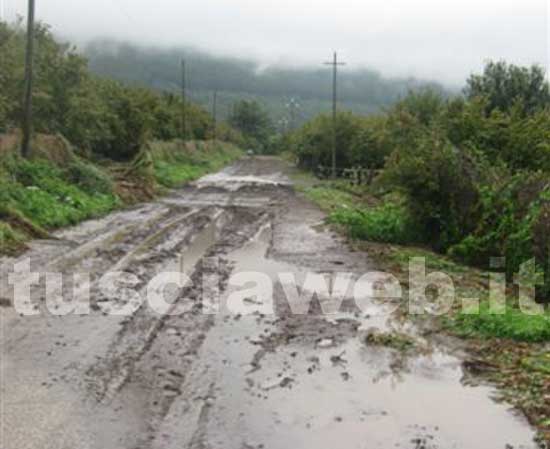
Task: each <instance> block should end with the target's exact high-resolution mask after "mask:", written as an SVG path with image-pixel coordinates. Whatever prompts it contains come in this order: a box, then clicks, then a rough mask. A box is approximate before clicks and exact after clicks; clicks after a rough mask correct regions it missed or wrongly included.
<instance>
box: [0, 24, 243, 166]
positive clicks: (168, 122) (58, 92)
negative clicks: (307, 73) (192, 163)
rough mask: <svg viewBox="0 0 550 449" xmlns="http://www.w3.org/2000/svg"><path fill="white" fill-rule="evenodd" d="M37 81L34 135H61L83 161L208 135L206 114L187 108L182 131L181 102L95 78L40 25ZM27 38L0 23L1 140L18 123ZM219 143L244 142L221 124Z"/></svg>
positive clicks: (209, 125)
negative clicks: (83, 156) (152, 143)
mask: <svg viewBox="0 0 550 449" xmlns="http://www.w3.org/2000/svg"><path fill="white" fill-rule="evenodd" d="M36 41H37V47H38V48H39V51H37V54H36V66H37V68H36V74H37V75H36V80H35V88H34V94H33V103H34V127H35V131H36V132H38V133H43V134H50V135H51V134H58V133H59V134H61V135H63V136H64V137H65V138H66V139H68V140H69V141H70V142H72V143H73V144H76V145H78V149H79V151H80V152H82V154H86V155H88V156H92V157H106V158H109V159H113V160H130V159H132V158H133V157H135V156H136V155H137V154H138V153H139V151H140V149H141V148H142V147H143V145H144V144H145V143H146V142H147V141H149V140H164V141H167V140H173V139H176V138H179V137H182V136H185V138H186V139H188V140H193V139H198V140H204V139H208V138H210V137H211V136H212V132H213V120H212V117H211V116H210V114H209V113H207V112H206V110H204V109H203V108H201V107H200V106H197V105H196V104H194V103H191V102H187V129H186V130H183V129H182V113H183V102H182V100H181V98H180V96H179V95H174V94H173V93H162V92H158V91H153V90H151V89H147V88H143V87H135V86H128V85H125V84H122V83H120V82H117V81H113V80H111V79H104V78H100V77H98V76H96V75H93V74H92V73H91V72H90V71H89V70H88V62H87V60H86V59H85V58H83V57H82V56H80V55H79V54H78V53H77V52H76V49H75V48H73V47H71V46H70V45H68V44H62V43H59V42H58V41H56V40H55V39H54V36H53V35H52V33H51V32H50V31H49V29H48V27H47V26H46V25H43V24H38V25H37V27H36ZM24 51H25V33H24V30H23V27H22V26H21V24H20V23H16V24H15V25H7V24H6V23H1V22H0V82H1V84H2V92H1V93H0V133H2V132H4V133H9V132H10V131H12V130H13V129H14V128H15V127H16V126H17V124H18V122H19V119H20V114H21V111H20V103H21V101H20V99H21V98H22V97H23V90H22V89H23V83H22V82H21V80H22V73H23V70H24ZM217 136H218V138H219V139H220V140H225V141H234V142H237V143H238V142H241V141H242V137H241V136H240V134H239V133H238V132H236V131H234V130H232V129H231V128H230V127H229V126H227V125H226V124H223V123H222V124H220V125H219V127H218V129H217Z"/></svg>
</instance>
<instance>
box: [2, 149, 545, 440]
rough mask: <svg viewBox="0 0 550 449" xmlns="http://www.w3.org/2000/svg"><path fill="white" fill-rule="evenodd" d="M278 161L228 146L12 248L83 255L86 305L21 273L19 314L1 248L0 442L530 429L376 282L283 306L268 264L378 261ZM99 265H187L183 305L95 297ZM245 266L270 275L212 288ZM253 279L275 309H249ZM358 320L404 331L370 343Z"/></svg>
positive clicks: (59, 256) (45, 266) (457, 436)
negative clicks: (127, 305)
mask: <svg viewBox="0 0 550 449" xmlns="http://www.w3.org/2000/svg"><path fill="white" fill-rule="evenodd" d="M288 170H289V168H288V167H287V166H286V165H285V164H284V163H282V162H280V161H277V160H274V159H270V158H254V159H249V160H246V161H241V162H239V163H237V164H235V165H234V166H232V167H230V168H228V169H226V170H224V171H222V172H220V173H218V174H216V175H213V176H209V177H205V178H203V179H201V180H199V181H198V182H197V183H196V184H195V185H193V186H190V187H187V188H184V189H181V190H179V191H176V192H174V193H173V194H172V195H170V196H169V197H167V198H165V199H163V200H161V201H158V202H156V203H151V204H145V205H142V206H140V207H137V208H134V209H132V210H127V211H123V212H119V213H116V214H112V215H110V216H109V217H106V218H104V219H102V220H96V221H90V222H87V223H83V224H81V225H79V226H77V227H75V228H72V229H68V230H65V231H61V232H59V233H57V234H56V235H55V237H56V240H51V241H36V242H34V243H33V244H32V247H31V249H30V250H29V251H28V252H27V253H26V254H25V255H23V256H21V257H20V258H19V259H17V260H23V258H25V257H30V258H31V260H32V261H33V266H34V267H36V268H37V269H38V271H40V272H47V271H61V272H62V273H64V274H66V275H69V274H71V273H78V272H84V271H85V272H88V273H90V278H91V281H92V286H91V292H92V293H91V294H92V313H91V315H87V316H63V317H61V316H53V315H52V314H50V313H47V311H46V310H45V307H44V298H43V294H42V293H41V291H42V289H40V288H35V289H34V290H33V294H34V295H33V297H32V303H33V306H34V307H35V308H36V309H37V310H39V311H42V312H43V313H42V314H41V315H38V316H33V317H22V316H18V315H17V314H16V313H15V311H14V310H13V307H11V301H12V298H11V296H10V295H11V294H12V293H11V292H10V290H9V288H7V285H6V282H5V280H6V276H7V273H8V271H9V269H10V266H11V265H13V263H14V262H16V261H17V260H15V259H8V258H5V259H3V260H1V262H0V274H1V276H2V285H1V287H2V289H1V291H0V297H1V298H2V307H0V318H1V320H2V321H1V330H2V334H1V342H2V353H1V357H2V359H1V372H0V374H1V401H2V404H1V405H2V419H1V425H2V427H1V431H2V433H1V439H0V442H1V443H2V444H1V447H2V448H6V449H12V448H13V449H24V448H41V449H42V448H56V449H64V448H67V449H69V448H70V449H88V448H89V449H157V448H158V449H160V448H163V449H165V448H180V449H181V448H193V449H194V448H224V449H231V448H235V449H242V448H266V449H267V448H275V449H277V448H289V447H294V448H313V447H315V448H318V449H324V448H327V449H328V448H336V447H346V448H369V449H372V448H393V447H399V448H411V449H420V448H426V449H427V448H441V449H443V448H458V449H486V448H502V449H504V448H534V447H536V446H535V444H534V443H533V437H534V430H533V429H532V428H530V427H529V426H528V424H527V423H526V421H525V419H523V418H522V417H521V416H518V415H517V414H516V413H514V412H512V411H511V410H510V407H509V406H508V405H507V404H504V403H497V402H495V401H494V400H493V399H492V396H493V394H494V391H493V390H492V389H491V388H490V387H489V386H483V385H478V386H475V387H474V386H470V385H471V383H470V382H467V380H468V376H467V375H466V373H464V372H463V371H462V358H461V354H460V352H459V351H458V350H453V348H452V347H449V346H445V345H443V344H442V343H435V342H433V341H428V340H425V339H423V338H422V337H420V334H419V333H418V332H416V331H415V328H414V326H412V325H411V324H403V323H401V322H399V321H397V320H393V319H392V318H391V317H388V316H385V314H382V313H380V312H382V311H383V310H384V308H383V306H382V305H381V304H380V303H379V301H376V300H375V299H374V298H373V299H372V301H370V302H369V303H368V304H367V305H368V307H367V311H368V313H367V312H365V309H363V312H361V311H359V310H358V309H357V308H354V307H353V306H352V305H351V303H350V302H348V301H347V300H346V301H344V303H343V305H342V308H341V310H338V311H336V312H337V313H333V314H331V315H324V314H322V313H321V310H322V308H323V304H322V303H316V302H314V303H313V305H312V306H311V307H310V308H309V309H308V310H306V311H305V313H303V314H301V315H295V314H292V313H291V311H290V308H289V305H288V303H287V302H286V296H285V289H284V285H282V284H281V282H280V281H279V278H278V274H279V273H280V272H289V273H293V274H294V275H295V276H296V278H297V279H298V280H300V279H303V276H304V275H305V273H306V272H309V271H312V272H316V273H323V274H326V275H327V276H329V275H330V274H332V273H335V272H349V273H351V275H352V276H354V277H359V276H361V275H362V274H364V273H365V272H367V271H370V270H374V269H375V268H376V267H374V266H372V264H371V262H370V261H369V257H368V254H364V253H361V252H354V251H351V250H350V249H349V248H348V247H347V246H346V244H345V243H344V242H343V241H342V240H341V239H340V238H339V237H338V236H337V235H334V234H333V233H331V232H330V231H329V230H326V229H325V228H324V227H323V226H319V224H320V223H322V221H323V218H324V217H323V214H322V213H321V212H320V211H319V210H318V209H317V208H315V207H314V206H313V205H311V204H309V203H308V202H307V201H306V200H304V199H303V198H301V197H300V196H298V195H296V194H295V193H294V192H293V190H292V188H291V185H290V181H289V179H288V178H287V177H286V176H285V173H287V172H288ZM113 270H121V271H127V272H129V273H132V274H133V275H135V276H136V277H137V279H138V288H139V289H142V290H143V289H144V288H145V285H146V284H147V282H148V281H149V280H150V279H151V278H153V277H154V276H155V274H157V273H159V272H162V271H183V272H185V273H186V274H187V275H189V276H190V277H191V279H192V280H193V281H195V282H192V283H191V284H190V285H189V286H186V287H184V288H183V289H180V290H175V291H174V292H172V293H173V298H172V300H173V306H174V307H177V306H178V305H182V304H185V305H186V306H187V307H186V311H185V313H183V314H180V315H178V316H171V315H159V314H157V313H155V312H153V311H152V310H150V309H149V308H147V307H144V306H142V307H139V308H138V309H137V310H136V312H135V313H134V314H133V315H132V316H130V317H122V316H120V317H118V316H111V315H106V314H105V313H104V309H103V308H102V307H101V306H102V305H103V302H104V301H105V298H104V297H102V294H101V293H100V292H99V291H98V290H97V286H96V283H97V280H98V279H99V277H100V276H101V275H102V274H103V273H105V272H106V271H113ZM246 271H258V272H262V273H265V274H266V275H268V276H269V277H270V278H271V279H272V280H274V288H273V291H272V292H271V291H269V289H266V290H261V291H259V292H258V294H257V296H255V297H251V298H245V300H244V301H242V302H240V303H237V304H233V303H230V302H227V301H229V298H230V295H231V293H232V292H234V291H235V290H236V289H238V287H237V286H235V285H232V284H231V282H230V276H231V275H232V274H234V273H239V272H246ZM214 275H215V276H214ZM210 276H212V277H210ZM216 276H217V280H216V282H214V281H212V282H209V281H207V282H204V279H205V278H206V279H207V280H208V279H216ZM199 280H200V281H199ZM71 287H72V286H71ZM217 289H219V290H220V291H221V292H222V298H224V301H222V304H221V307H220V312H219V313H217V314H205V313H203V312H204V310H203V305H202V303H201V301H200V298H202V297H204V296H205V295H206V296H214V295H215V293H216V290H217ZM59 293H61V292H59ZM271 293H272V295H271ZM269 297H272V298H273V300H274V311H275V313H274V314H266V313H264V312H263V310H264V309H263V306H265V305H266V303H267V302H268V299H269ZM77 300H78V298H77ZM226 300H227V301H226ZM122 303H124V300H123V298H121V305H123V304H122ZM115 306H116V304H115ZM250 312H251V313H250ZM373 332H379V333H392V332H399V333H400V334H403V335H407V336H408V337H409V338H410V339H411V340H412V341H414V344H412V345H411V347H409V346H407V347H406V348H399V347H398V345H397V347H386V346H384V345H378V344H369V340H370V341H372V338H370V339H369V338H368V336H369V335H372V333H373Z"/></svg>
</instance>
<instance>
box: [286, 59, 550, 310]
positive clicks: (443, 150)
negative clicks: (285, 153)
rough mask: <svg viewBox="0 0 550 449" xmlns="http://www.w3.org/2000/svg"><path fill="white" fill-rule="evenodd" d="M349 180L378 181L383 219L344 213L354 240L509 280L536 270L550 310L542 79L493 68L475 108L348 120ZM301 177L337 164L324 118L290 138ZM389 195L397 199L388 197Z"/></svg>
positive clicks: (440, 102)
mask: <svg viewBox="0 0 550 449" xmlns="http://www.w3.org/2000/svg"><path fill="white" fill-rule="evenodd" d="M337 135H338V148H337V154H338V157H337V165H338V168H339V170H340V171H341V170H342V169H346V168H352V167H355V166H361V167H363V168H367V169H372V170H377V171H378V173H379V175H378V176H377V178H376V180H375V185H374V186H372V187H370V188H369V189H368V190H369V191H368V192H367V191H366V190H365V195H372V192H374V193H375V195H377V196H378V197H379V198H378V199H379V202H381V203H382V204H381V205H380V204H378V205H377V206H376V207H368V208H365V207H363V206H361V205H359V206H351V207H341V208H340V209H339V210H336V211H333V212H332V214H331V218H330V219H331V221H333V222H336V223H341V224H344V225H346V227H347V228H348V230H349V232H350V234H351V235H352V237H354V238H360V239H369V240H375V241H379V242H390V243H401V244H403V243H427V244H429V245H430V246H431V247H432V248H433V249H434V250H435V251H437V252H439V253H442V254H447V255H449V256H451V257H453V258H455V259H456V260H459V261H462V262H465V263H468V264H473V265H476V266H479V267H482V268H489V265H490V258H491V257H499V256H501V257H502V256H503V257H506V272H507V274H508V276H509V279H510V280H511V279H512V276H513V274H514V273H516V272H518V270H519V268H520V266H521V265H522V264H523V263H525V262H527V261H529V260H532V259H535V260H536V262H537V264H538V268H539V270H540V271H544V270H546V271H547V276H546V282H545V285H544V286H540V287H539V288H538V289H537V294H538V297H539V298H540V299H548V300H550V274H549V273H550V93H549V86H548V84H547V82H546V81H545V78H544V71H543V70H542V69H541V68H539V67H536V66H535V67H531V68H529V69H527V68H520V67H515V66H510V65H507V64H506V63H503V62H499V63H490V64H488V65H487V67H486V69H485V72H484V73H483V74H482V75H473V76H472V77H471V78H470V79H469V80H468V87H467V88H466V90H465V96H464V97H456V98H445V97H443V96H441V95H440V94H439V93H437V92H434V91H432V90H426V91H423V92H411V93H410V94H409V95H408V96H407V97H405V98H403V99H402V100H401V101H399V102H398V103H397V104H395V105H394V106H393V107H392V108H390V109H388V110H387V111H386V112H385V113H384V114H380V115H378V116H372V117H360V116H356V115H354V114H352V113H349V112H341V113H339V115H338V117H337ZM287 143H288V145H289V147H290V148H292V149H293V152H294V154H295V157H296V159H297V160H298V163H299V165H300V166H302V167H304V168H306V169H310V170H314V171H315V170H317V167H318V166H319V165H321V166H329V165H330V160H331V145H332V123H331V121H330V118H329V117H328V116H320V117H318V118H316V119H315V120H313V121H311V122H310V123H308V124H306V125H305V126H304V127H303V128H301V129H299V130H297V131H296V132H294V133H293V134H292V135H291V136H289V137H288V138H287ZM388 193H390V195H389V196H388Z"/></svg>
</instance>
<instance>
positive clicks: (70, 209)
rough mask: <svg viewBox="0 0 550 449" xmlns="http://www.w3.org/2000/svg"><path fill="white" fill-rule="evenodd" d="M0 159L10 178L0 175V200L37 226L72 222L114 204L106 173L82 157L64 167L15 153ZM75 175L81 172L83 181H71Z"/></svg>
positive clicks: (104, 210) (90, 215)
mask: <svg viewBox="0 0 550 449" xmlns="http://www.w3.org/2000/svg"><path fill="white" fill-rule="evenodd" d="M2 162H3V169H4V170H5V171H4V172H5V173H9V174H10V178H8V179H7V178H5V177H2V178H0V185H1V187H0V197H1V203H2V204H3V205H4V207H7V208H10V209H11V210H13V211H16V212H18V213H20V214H21V215H23V216H24V217H26V218H28V219H29V220H30V221H32V222H33V223H34V224H35V225H37V226H39V227H42V228H57V227H61V226H67V225H70V224H75V223H77V222H79V221H82V220H84V219H87V218H91V217H95V216H99V215H103V214H105V213H107V212H109V211H111V210H113V209H114V208H115V207H116V206H118V199H117V197H116V195H115V194H114V193H113V189H112V185H111V184H110V183H109V181H110V180H108V178H107V176H106V175H104V174H103V173H101V174H99V171H98V170H95V169H94V168H93V167H91V166H88V165H87V164H85V163H84V162H82V161H78V162H75V163H72V164H71V165H70V166H69V167H68V168H67V169H66V170H62V169H61V168H60V167H57V166H55V165H54V164H53V163H52V162H49V161H46V160H25V159H22V158H20V157H18V156H12V157H10V158H7V159H5V160H4V161H2ZM75 175H76V176H77V177H78V176H82V178H83V179H84V182H82V183H75V182H74V179H75ZM109 185H110V187H109Z"/></svg>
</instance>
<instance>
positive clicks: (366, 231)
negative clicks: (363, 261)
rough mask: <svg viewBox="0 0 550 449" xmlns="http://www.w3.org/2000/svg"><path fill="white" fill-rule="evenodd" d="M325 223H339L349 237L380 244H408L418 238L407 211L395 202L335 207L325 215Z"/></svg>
mask: <svg viewBox="0 0 550 449" xmlns="http://www.w3.org/2000/svg"><path fill="white" fill-rule="evenodd" d="M329 222H331V223H336V224H339V225H343V226H344V227H345V228H346V229H347V232H348V234H349V236H350V237H351V238H353V239H360V240H371V241H373V242H381V243H398V244H403V243H412V242H415V241H418V240H419V235H420V233H419V232H418V231H417V230H416V227H415V226H414V223H413V222H412V220H411V218H410V216H409V214H408V211H407V210H406V209H405V208H404V207H403V206H401V205H399V204H395V203H391V202H388V203H384V204H382V205H380V206H377V207H374V208H369V209H360V208H353V209H352V208H339V209H337V210H335V211H334V212H332V213H331V214H330V216H329Z"/></svg>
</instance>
